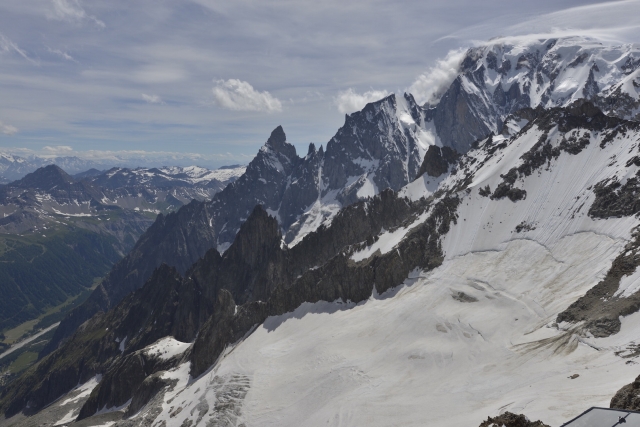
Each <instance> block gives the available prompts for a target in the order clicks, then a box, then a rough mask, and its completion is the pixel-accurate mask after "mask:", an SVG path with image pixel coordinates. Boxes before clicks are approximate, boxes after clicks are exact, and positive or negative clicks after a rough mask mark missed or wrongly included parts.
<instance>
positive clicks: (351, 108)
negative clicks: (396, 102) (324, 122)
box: [335, 88, 389, 114]
mask: <svg viewBox="0 0 640 427" xmlns="http://www.w3.org/2000/svg"><path fill="white" fill-rule="evenodd" d="M387 95H389V92H387V91H386V90H373V89H372V90H369V91H367V92H364V93H362V94H360V93H357V92H356V91H355V90H353V89H351V88H349V89H347V90H345V91H342V92H340V93H339V94H338V96H336V98H335V104H336V106H337V107H338V111H340V112H341V113H343V114H349V113H353V112H355V111H358V110H362V108H364V106H365V105H367V104H368V103H369V102H374V101H378V100H380V99H382V98H384V97H385V96H387Z"/></svg>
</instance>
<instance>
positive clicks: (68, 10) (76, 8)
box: [48, 0, 106, 28]
mask: <svg viewBox="0 0 640 427" xmlns="http://www.w3.org/2000/svg"><path fill="white" fill-rule="evenodd" d="M51 3H52V5H53V10H52V11H51V12H50V13H49V14H48V16H49V18H51V19H57V20H59V21H67V22H82V21H85V20H86V21H90V22H93V23H94V24H95V25H97V26H98V27H100V28H105V27H106V25H105V24H104V22H102V21H101V20H99V19H98V18H96V17H95V16H93V15H89V14H87V12H85V10H84V9H83V8H82V6H81V5H80V1H79V0H51Z"/></svg>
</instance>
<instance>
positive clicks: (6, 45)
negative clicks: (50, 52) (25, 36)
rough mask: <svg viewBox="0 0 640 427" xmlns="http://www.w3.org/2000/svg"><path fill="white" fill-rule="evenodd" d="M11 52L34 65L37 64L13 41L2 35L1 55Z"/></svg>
mask: <svg viewBox="0 0 640 427" xmlns="http://www.w3.org/2000/svg"><path fill="white" fill-rule="evenodd" d="M9 52H15V53H17V54H18V55H20V56H22V57H23V58H24V59H26V60H27V61H29V62H32V63H34V64H35V63H36V61H34V60H33V59H31V58H29V56H28V55H27V53H26V52H25V51H24V50H22V49H20V48H19V47H18V45H17V44H15V43H14V42H13V41H11V39H9V38H8V37H6V36H4V35H3V34H0V53H9Z"/></svg>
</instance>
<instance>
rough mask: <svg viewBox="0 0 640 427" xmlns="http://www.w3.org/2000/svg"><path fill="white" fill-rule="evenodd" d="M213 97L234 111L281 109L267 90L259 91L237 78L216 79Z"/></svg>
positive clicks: (276, 100) (276, 99)
mask: <svg viewBox="0 0 640 427" xmlns="http://www.w3.org/2000/svg"><path fill="white" fill-rule="evenodd" d="M213 98H214V100H215V101H216V103H217V104H218V105H219V106H221V107H222V108H227V109H229V110H236V111H264V112H267V113H273V112H276V111H282V103H281V102H280V100H279V99H278V98H276V97H274V96H272V95H271V94H270V93H269V92H267V91H264V92H259V91H257V90H255V89H254V88H253V86H251V85H250V84H249V83H248V82H244V81H242V80H237V79H229V80H218V81H216V84H215V86H214V87H213Z"/></svg>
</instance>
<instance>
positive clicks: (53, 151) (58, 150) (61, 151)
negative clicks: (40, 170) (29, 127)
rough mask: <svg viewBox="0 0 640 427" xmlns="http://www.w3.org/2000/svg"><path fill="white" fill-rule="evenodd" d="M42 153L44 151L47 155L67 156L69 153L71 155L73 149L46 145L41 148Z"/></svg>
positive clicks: (66, 146) (65, 146)
mask: <svg viewBox="0 0 640 427" xmlns="http://www.w3.org/2000/svg"><path fill="white" fill-rule="evenodd" d="M42 151H44V152H45V153H47V154H48V155H56V156H69V155H70V154H71V153H73V148H72V147H70V146H68V145H54V146H50V145H47V146H45V147H42Z"/></svg>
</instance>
